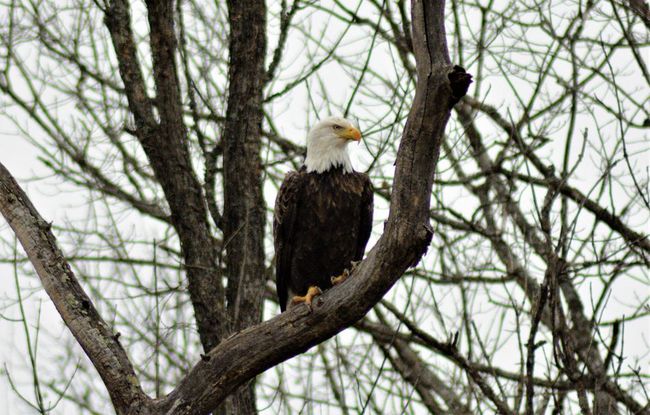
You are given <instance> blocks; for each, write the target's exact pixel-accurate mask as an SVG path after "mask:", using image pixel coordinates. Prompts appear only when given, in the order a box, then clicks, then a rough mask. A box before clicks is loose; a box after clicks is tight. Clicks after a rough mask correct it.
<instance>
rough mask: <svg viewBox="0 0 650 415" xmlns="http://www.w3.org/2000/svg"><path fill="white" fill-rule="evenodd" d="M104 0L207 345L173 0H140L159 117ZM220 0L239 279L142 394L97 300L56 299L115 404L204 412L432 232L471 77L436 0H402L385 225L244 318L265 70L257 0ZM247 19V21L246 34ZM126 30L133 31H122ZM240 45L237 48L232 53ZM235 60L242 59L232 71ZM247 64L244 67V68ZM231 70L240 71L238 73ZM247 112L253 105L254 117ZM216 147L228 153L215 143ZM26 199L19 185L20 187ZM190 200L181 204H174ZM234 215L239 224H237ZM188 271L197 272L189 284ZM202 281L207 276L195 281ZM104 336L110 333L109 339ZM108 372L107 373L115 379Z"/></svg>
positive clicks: (290, 351)
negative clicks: (363, 248)
mask: <svg viewBox="0 0 650 415" xmlns="http://www.w3.org/2000/svg"><path fill="white" fill-rule="evenodd" d="M112 5H113V6H120V7H122V8H121V9H120V10H121V13H122V17H125V16H124V13H126V17H127V19H126V20H125V19H117V18H116V16H115V15H111V14H110V13H111V10H112V12H115V10H113V9H111V10H109V11H108V12H107V13H108V14H107V26H109V29H110V30H111V35H112V37H113V41H114V45H115V48H116V52H117V53H118V57H120V56H121V58H124V57H125V56H127V57H128V56H130V58H129V59H121V58H120V59H121V60H120V72H121V74H122V78H123V80H124V82H125V84H126V83H129V82H132V81H133V82H135V84H136V88H135V89H131V90H130V92H129V104H130V106H132V107H133V112H134V116H135V117H136V124H137V125H138V137H139V138H140V140H141V142H142V144H143V148H144V149H145V151H146V152H147V156H148V157H149V159H150V162H151V164H152V166H153V168H154V171H155V172H156V177H157V178H158V179H159V180H160V182H161V185H162V187H163V190H164V192H165V195H166V196H167V198H168V200H169V203H170V209H171V211H172V222H173V224H174V227H175V228H176V230H177V232H178V233H179V236H180V239H181V245H182V248H183V254H184V255H185V258H186V260H187V261H188V263H187V266H188V277H189V278H190V294H191V296H192V300H193V303H194V305H195V312H196V313H197V320H198V321H199V330H200V332H201V330H205V329H206V328H207V329H208V331H207V332H205V331H204V332H201V339H202V341H203V342H204V347H205V348H206V350H209V349H210V347H208V346H211V345H212V344H216V340H218V338H219V336H220V334H222V332H221V333H219V332H218V331H215V332H213V331H212V328H214V327H215V326H214V325H215V324H217V327H222V326H218V324H219V323H223V320H221V319H220V317H221V316H220V315H219V314H218V313H217V314H209V313H210V312H213V311H214V310H215V309H216V310H218V304H219V301H218V293H219V287H220V282H219V279H218V275H217V274H216V272H215V270H214V269H213V268H212V267H211V265H212V263H211V259H212V257H211V255H210V254H211V252H210V250H211V247H212V246H213V244H212V242H211V240H210V237H209V234H208V227H207V214H206V211H205V206H204V204H203V203H202V202H203V201H202V199H201V190H200V186H198V180H196V178H195V176H194V174H193V172H192V169H191V164H190V160H189V154H188V148H187V144H186V143H187V140H186V136H185V130H184V128H183V127H182V123H181V119H182V116H181V115H180V114H181V113H180V112H178V111H179V109H180V102H179V101H180V96H179V94H178V79H177V75H176V72H175V68H174V63H173V53H171V51H173V50H174V48H175V41H174V40H173V33H174V31H173V24H172V19H171V5H170V3H169V2H164V3H163V2H161V3H158V2H149V3H148V8H149V12H150V16H149V19H150V25H151V31H152V34H151V36H152V52H153V53H154V54H155V55H156V54H157V58H155V59H154V66H155V67H156V69H155V71H154V72H155V76H154V78H155V82H156V91H157V98H156V102H157V103H158V105H168V106H169V107H168V108H166V109H165V110H164V111H162V110H161V109H159V113H160V115H161V121H160V123H157V122H155V121H153V120H154V118H153V117H152V116H150V115H151V114H153V111H152V109H151V108H150V107H149V106H148V100H147V99H146V96H144V97H143V96H142V95H140V94H142V93H144V91H145V88H144V86H143V84H142V83H141V82H140V81H141V80H142V77H141V76H140V77H139V80H138V76H137V74H138V73H139V68H138V65H137V61H134V60H133V59H135V49H134V48H133V44H132V34H130V30H128V9H127V8H126V5H125V4H124V3H123V2H120V1H116V2H113V3H112ZM229 6H230V12H231V14H230V20H231V26H232V31H233V34H235V35H234V36H233V37H232V38H231V53H232V57H231V59H232V64H231V72H232V73H231V76H232V77H231V83H232V84H231V91H230V96H229V108H228V117H227V118H229V120H230V121H229V126H227V127H226V134H225V135H224V140H225V142H224V144H225V145H224V158H226V157H227V158H228V160H224V163H225V164H228V165H227V166H225V170H226V173H225V174H226V176H227V177H228V178H229V179H227V180H226V182H227V183H226V184H225V187H226V189H225V192H226V193H227V195H226V197H228V198H229V200H228V201H227V203H226V209H225V210H226V211H228V210H229V212H226V214H225V219H226V220H225V222H229V221H230V220H232V221H233V222H232V223H231V224H230V225H227V226H231V227H229V228H228V230H227V231H226V234H227V235H228V236H229V239H226V240H224V244H225V245H226V252H227V260H228V267H229V268H228V271H229V279H230V283H233V284H235V285H233V287H237V289H236V290H235V289H233V290H232V291H231V290H230V287H229V293H228V299H229V303H228V316H229V318H230V320H229V328H230V329H233V330H236V331H237V332H236V333H235V334H234V335H231V336H230V337H227V338H225V339H223V340H222V341H221V342H219V343H218V344H217V345H216V346H215V347H213V348H212V349H211V350H209V352H207V353H206V354H205V355H204V356H202V358H201V360H200V361H199V362H198V363H197V364H196V365H195V366H194V367H193V368H192V369H191V370H190V372H189V373H188V374H187V375H186V376H185V377H184V378H183V379H182V380H181V382H180V383H179V385H178V386H177V387H176V388H175V389H174V390H173V391H172V392H170V393H169V394H168V395H167V396H165V397H162V398H160V399H157V400H155V401H151V400H150V399H149V398H147V397H146V396H145V395H144V394H143V393H142V392H141V390H140V388H139V384H138V381H137V379H136V378H135V375H133V373H132V372H133V371H132V368H131V367H130V363H129V362H128V358H127V356H126V354H125V353H124V351H123V350H121V348H119V347H118V346H119V344H116V343H117V340H116V338H115V337H110V333H109V332H108V330H107V328H105V327H104V328H102V327H99V328H97V327H95V326H93V324H94V325H98V324H100V323H101V318H100V317H99V315H97V313H96V312H95V313H92V319H91V321H90V323H89V324H90V325H89V326H88V327H87V326H82V327H80V328H78V327H76V324H79V322H78V321H77V320H78V319H76V318H72V319H71V318H69V316H68V315H67V314H66V309H65V308H63V309H60V312H61V314H62V316H63V318H64V320H65V321H66V323H67V324H68V327H70V329H71V330H72V331H73V333H75V334H77V333H79V336H80V337H78V338H80V340H79V342H80V343H81V344H82V345H83V346H84V349H85V350H86V353H87V354H88V355H89V356H90V357H91V360H92V361H93V364H94V365H95V367H96V369H97V370H98V371H99V373H100V375H101V376H102V379H104V382H105V383H106V386H107V388H108V389H109V391H110V393H111V397H112V399H113V401H114V403H115V405H116V409H117V411H118V413H137V414H160V413H166V414H205V413H208V412H210V411H212V410H213V409H214V408H216V407H217V406H218V405H220V404H221V403H223V402H224V401H225V400H226V399H227V397H228V396H229V395H230V394H232V393H233V392H235V391H236V390H237V389H238V388H240V387H241V386H242V385H245V384H246V383H247V382H250V381H251V379H254V377H255V376H256V375H258V374H259V373H261V372H263V371H264V370H266V369H268V368H270V367H272V366H274V365H276V364H278V363H280V362H282V361H285V360H287V359H289V358H291V357H293V356H295V355H297V354H299V353H301V352H304V351H306V350H307V349H309V348H310V347H312V346H314V345H316V344H318V343H320V342H322V341H324V340H326V339H328V338H330V337H332V336H334V335H335V334H337V333H338V332H340V331H342V330H344V329H345V328H347V327H349V326H350V325H352V324H354V323H355V322H356V321H358V320H359V319H360V318H362V317H363V316H364V315H365V314H366V313H367V312H368V311H369V310H370V309H371V308H372V307H373V306H374V305H375V304H376V303H377V302H378V301H379V300H380V299H381V298H382V297H383V296H384V294H385V293H386V292H387V291H388V290H389V289H390V288H391V287H392V286H393V285H394V284H395V282H397V280H398V279H399V278H400V277H401V276H402V275H403V273H404V271H405V270H406V269H408V268H409V267H410V266H414V265H415V264H417V263H418V262H419V260H420V259H421V258H422V256H423V255H424V253H425V252H426V250H427V248H428V246H429V244H430V241H431V236H432V230H431V227H430V225H429V207H430V200H431V189H432V182H433V175H434V171H435V167H436V164H437V159H438V155H439V150H440V145H441V141H442V137H443V134H444V130H445V126H446V123H447V121H448V119H449V115H450V109H451V107H452V105H453V104H454V103H455V102H456V101H457V100H458V99H459V98H460V97H461V96H462V94H464V91H466V89H467V86H468V85H469V82H470V77H469V75H467V74H465V73H464V71H463V70H462V69H460V68H455V69H453V70H452V68H451V66H450V64H449V57H448V52H447V46H446V41H445V30H444V2H443V1H434V0H414V1H413V3H412V15H413V19H412V21H413V44H414V51H415V57H416V62H417V73H418V83H417V87H416V94H415V99H414V103H413V107H412V109H411V111H410V114H409V117H408V121H407V124H406V128H405V131H404V133H403V136H402V140H401V143H400V146H399V150H398V155H397V160H396V173H395V180H394V186H393V189H394V191H393V195H392V199H391V204H390V212H389V218H388V220H387V222H386V226H385V231H384V233H383V235H382V236H381V238H380V239H379V241H378V243H377V245H376V246H375V247H374V248H373V249H372V250H371V251H370V252H369V253H368V256H367V258H366V259H365V260H364V261H363V262H362V263H361V264H360V265H359V267H358V268H357V269H356V271H355V273H354V276H353V277H352V278H350V279H348V280H347V281H346V282H344V283H343V284H341V285H339V286H337V287H335V288H333V289H331V290H328V291H326V292H325V293H324V294H323V295H322V297H321V298H320V299H319V300H318V301H317V302H316V303H315V305H314V306H313V308H312V309H309V308H307V307H294V308H292V309H290V310H288V311H287V312H285V313H282V314H281V315H278V316H276V317H275V318H273V319H271V320H269V321H266V322H264V323H261V324H258V325H255V326H253V327H248V328H243V327H245V326H246V325H248V324H251V323H252V322H254V321H257V319H259V316H260V314H259V313H260V304H261V301H262V290H263V287H264V286H263V280H264V277H263V275H264V272H263V268H260V269H259V270H257V268H256V267H261V265H260V264H261V263H262V264H263V262H262V261H261V260H260V259H259V258H260V257H258V256H257V252H262V251H263V249H262V238H261V234H259V233H258V232H260V229H262V228H263V223H264V222H263V215H262V218H261V219H256V218H257V217H256V216H255V215H257V214H259V212H260V211H262V212H263V205H262V204H261V203H260V204H259V205H257V206H253V205H252V203H254V202H255V201H256V200H261V199H256V198H258V197H261V185H260V167H259V125H260V122H261V114H260V113H256V112H253V116H252V117H251V118H250V119H249V118H248V116H247V117H246V118H245V119H243V118H242V117H241V114H244V113H246V114H247V115H248V114H249V113H250V112H248V111H249V110H250V109H251V108H252V109H256V110H259V108H260V107H259V103H258V102H257V101H255V100H256V99H258V97H259V96H258V94H260V91H259V90H257V91H256V90H255V88H256V87H257V86H259V85H260V84H258V83H257V81H258V80H261V79H263V78H257V77H256V75H258V74H259V73H260V71H262V70H263V67H262V65H263V55H264V47H265V40H264V34H263V31H264V12H265V11H264V9H263V4H261V3H255V4H254V3H253V2H252V1H251V2H246V3H241V4H239V3H238V2H232V3H230V4H229ZM254 6H257V7H254ZM118 8H119V7H118ZM111 19H112V20H111ZM254 19H258V20H254ZM125 24H126V26H127V27H126V28H125V27H124V25H125ZM251 27H254V28H255V29H254V30H253V33H252V34H251ZM244 35H246V37H244ZM129 36H131V37H130V40H129ZM236 38H239V39H238V40H237V39H236ZM244 40H246V41H244ZM121 54H122V55H121ZM246 56H248V58H249V59H252V60H253V61H252V62H254V63H256V65H254V68H253V69H251V68H246V65H247V64H249V63H250V62H249V61H246V60H245V59H244V57H246ZM239 59H243V60H242V61H239ZM239 70H243V71H244V72H242V73H239V72H237V71H239ZM247 71H251V72H247ZM246 74H250V77H249V76H246ZM240 77H241V79H240V80H239V81H237V79H238V78H240ZM450 79H451V81H450ZM134 80H135V81H134ZM127 89H130V88H127ZM138 91H139V92H138ZM230 98H231V99H232V100H231V99H230ZM176 104H178V105H176ZM242 108H244V109H246V111H243V110H242ZM256 114H257V115H256ZM258 116H259V118H256V117H258ZM151 134H154V135H151ZM226 153H228V154H229V155H228V156H226V155H225V154H226ZM255 163H257V164H255ZM233 175H235V176H233ZM230 179H232V180H230ZM0 191H1V192H2V194H3V195H7V194H9V195H10V194H11V192H10V191H7V190H5V189H0ZM0 200H2V199H0ZM26 200H27V198H26V196H25V197H24V201H26ZM12 203H13V202H11V201H9V200H8V199H7V201H5V202H4V203H0V208H3V214H5V216H8V215H9V218H10V219H11V216H10V214H11V212H9V213H6V209H4V206H7V205H9V204H12ZM29 206H31V205H29ZM32 209H33V207H32ZM188 209H189V213H190V214H188V215H180V213H181V212H183V211H186V212H187V211H188ZM186 216H187V217H186ZM190 216H191V217H190ZM228 218H231V219H228ZM41 221H42V219H41ZM236 221H239V224H240V227H239V228H237V227H236V226H234V223H236ZM27 227H28V228H29V231H30V232H39V229H41V227H40V225H39V224H38V222H36V223H32V224H28V225H27ZM244 228H248V230H246V231H244V232H241V229H244ZM240 232H241V233H240ZM17 233H19V232H18V231H17ZM258 236H259V237H258ZM21 243H23V246H25V249H26V250H27V251H28V252H29V251H30V250H32V251H33V250H34V246H32V245H30V244H29V240H26V241H23V240H22V239H21ZM230 243H232V244H233V245H232V248H228V244H230ZM42 249H45V250H46V251H47V252H48V253H50V252H55V253H56V252H58V248H56V246H55V245H54V241H53V237H52V238H51V240H50V245H49V246H45V247H43V248H42ZM258 250H259V251H258ZM39 255H41V254H39ZM38 260H39V258H38V256H37V257H36V258H32V262H34V264H35V265H36V266H37V269H38V267H39V261H38ZM58 260H59V262H60V263H62V264H65V260H64V259H63V258H62V256H61V255H60V253H58ZM258 261H259V262H258ZM233 271H234V273H232V272H233ZM231 273H232V274H231ZM39 275H40V274H39ZM64 275H65V276H66V278H67V280H66V281H70V280H72V281H74V276H73V274H72V273H71V272H70V271H69V268H68V272H66V273H64ZM193 281H194V283H196V284H198V285H192V282H193ZM233 281H234V282H233ZM211 283H214V284H215V285H214V286H206V284H211ZM44 284H45V282H44ZM256 284H257V285H256ZM46 289H47V286H46ZM203 289H205V291H203ZM61 291H62V295H63V296H65V295H66V294H67V293H68V291H69V292H70V293H77V295H78V296H79V297H80V298H81V294H83V292H81V294H79V291H81V289H80V287H78V288H75V287H62V288H61ZM48 294H50V296H51V297H52V299H53V301H55V303H61V301H60V299H59V297H57V293H56V292H54V293H53V292H52V291H51V290H48ZM206 296H207V297H206ZM206 299H209V300H210V301H214V304H216V305H215V306H214V307H210V306H209V304H206V303H201V302H202V301H205V300H206ZM86 301H87V303H85V302H84V301H83V300H81V303H80V304H81V307H82V308H84V309H85V308H89V309H90V310H91V311H92V310H94V309H92V304H91V303H90V300H86ZM245 301H247V302H249V303H247V305H246V309H247V310H252V312H250V313H246V314H245V315H244V314H243V313H242V312H241V310H243V309H244V307H243V306H242V304H243V302H245ZM84 304H86V305H84ZM211 304H212V303H211ZM202 307H205V308H202ZM204 311H206V313H204ZM82 312H83V310H77V313H82ZM201 313H204V314H201ZM210 317H215V318H216V319H217V321H216V322H213V321H209V320H206V318H208V319H209V318H210ZM82 322H83V321H82ZM202 324H204V325H203V326H202ZM100 325H101V324H100ZM206 333H207V334H209V336H206ZM213 333H214V335H213ZM84 335H89V336H94V338H96V340H97V341H98V344H97V346H96V347H97V350H96V349H93V348H92V347H90V348H86V347H87V346H88V341H87V340H86V339H84V338H83V336H84ZM107 337H108V339H107ZM110 339H112V340H113V342H109V340H110ZM107 342H109V343H108V344H107ZM105 348H108V349H109V350H112V353H113V354H114V355H115V356H116V358H115V359H114V361H113V360H111V361H108V362H107V361H104V360H103V359H101V358H98V356H102V351H103V350H104V349H105ZM113 382H115V385H117V386H115V385H113ZM247 390H248V389H247ZM248 393H249V392H243V393H240V394H238V397H237V398H235V400H234V401H233V402H237V400H238V399H239V397H241V396H244V398H245V399H246V398H247V397H250V395H247V394H248ZM251 402H253V401H252V400H250V401H248V402H247V403H242V404H239V403H235V405H241V406H239V407H237V408H248V409H246V410H253V411H254V406H251V405H250V403H251ZM246 405H248V406H246ZM239 413H244V412H239Z"/></svg>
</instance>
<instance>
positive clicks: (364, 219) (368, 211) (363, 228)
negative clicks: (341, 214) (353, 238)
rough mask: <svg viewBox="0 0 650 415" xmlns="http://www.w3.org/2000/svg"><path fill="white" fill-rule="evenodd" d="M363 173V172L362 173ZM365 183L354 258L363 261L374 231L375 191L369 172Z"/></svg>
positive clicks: (365, 175) (364, 175)
mask: <svg viewBox="0 0 650 415" xmlns="http://www.w3.org/2000/svg"><path fill="white" fill-rule="evenodd" d="M361 174H363V173H361ZM363 178H364V184H363V193H362V194H361V217H360V218H359V220H360V224H359V225H360V226H359V236H358V238H357V246H356V251H355V253H354V260H355V261H361V260H362V259H363V253H364V252H365V250H366V244H367V243H368V239H369V238H370V232H371V231H372V212H373V208H374V207H373V201H372V197H373V192H372V183H371V182H370V177H368V175H367V174H363Z"/></svg>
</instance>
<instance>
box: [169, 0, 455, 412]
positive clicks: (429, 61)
mask: <svg viewBox="0 0 650 415" xmlns="http://www.w3.org/2000/svg"><path fill="white" fill-rule="evenodd" d="M443 20H444V4H443V3H442V2H433V1H423V2H420V1H415V2H414V3H413V26H414V30H413V32H414V44H415V51H416V60H417V65H418V75H419V78H418V86H417V90H416V96H415V100H414V104H413V108H412V110H411V113H410V115H409V119H408V122H407V126H406V130H405V132H404V135H403V137H402V142H401V145H400V148H399V153H398V158H397V163H396V177H395V185H394V189H395V190H394V193H393V197H392V200H391V209H390V216H389V219H388V221H387V224H386V228H385V232H384V234H383V235H382V237H381V238H380V240H379V242H378V243H377V245H376V246H375V247H374V248H373V249H372V250H371V251H370V252H369V254H368V257H367V258H366V260H365V261H363V262H362V263H361V264H360V265H359V267H358V268H357V270H356V272H355V274H356V275H355V276H354V277H353V278H350V279H348V280H347V281H346V282H345V283H343V284H342V285H341V286H337V287H335V288H334V289H332V290H329V291H327V292H325V294H324V295H323V296H322V298H321V301H319V302H318V304H317V305H316V306H315V307H314V308H313V312H309V310H308V309H307V308H306V307H294V308H292V309H291V310H289V311H287V312H285V313H283V314H281V315H279V316H277V317H275V318H273V319H271V320H269V321H266V322H264V323H262V324H259V325H257V326H254V327H250V328H248V329H244V330H242V331H240V332H238V333H236V334H235V335H233V336H232V337H229V338H228V339H226V340H224V341H223V342H222V343H221V344H219V345H218V346H217V347H216V348H215V349H213V350H212V351H211V352H210V353H209V354H208V355H207V356H205V358H204V359H202V360H201V361H200V362H199V363H198V364H197V365H196V366H195V367H194V368H193V369H192V370H191V371H190V373H188V375H187V377H186V378H185V379H183V381H182V382H181V383H180V384H179V386H178V387H177V388H176V389H175V390H174V391H172V392H171V393H170V394H169V395H168V396H167V397H165V398H163V399H161V400H160V401H159V402H158V403H157V408H158V410H159V411H162V412H164V411H169V410H171V411H173V412H174V413H182V414H194V413H197V414H198V413H204V412H205V411H206V410H207V409H208V408H211V407H214V405H215V404H217V403H219V402H221V401H222V400H223V399H224V398H225V397H226V396H227V395H228V394H229V393H231V392H232V391H233V390H234V389H235V388H236V387H238V386H239V385H241V384H242V383H244V382H246V381H248V380H249V379H251V378H252V377H253V376H255V375H257V374H259V373H261V372H262V371H264V370H266V369H268V368H270V367H272V366H274V365H276V364H278V363H280V362H282V361H284V360H286V359H288V358H290V357H292V356H294V355H296V354H298V353H301V352H303V351H305V350H307V349H309V348H310V347H312V346H314V345H315V344H318V343H319V342H321V341H323V340H325V339H327V338H329V337H331V336H333V335H335V334H336V333H338V332H340V331H341V330H343V329H344V328H346V327H348V326H349V325H351V324H353V323H354V322H356V321H357V320H358V319H359V318H361V317H362V316H363V315H364V314H365V313H366V312H367V311H368V310H370V309H371V308H372V307H373V306H374V305H375V304H376V303H377V302H378V301H379V300H380V299H381V298H382V296H383V295H384V294H385V293H386V292H387V291H388V290H389V289H390V287H391V286H392V285H393V284H394V283H395V282H396V281H397V280H398V279H399V277H400V276H401V275H402V274H403V272H404V271H405V270H406V269H407V268H408V267H409V266H411V265H414V264H415V263H417V262H418V261H419V260H420V258H421V257H422V255H423V254H424V252H425V251H426V248H427V247H428V244H429V241H430V238H431V231H430V227H429V219H428V218H429V203H430V195H431V184H432V180H433V173H434V170H435V165H436V161H437V156H438V153H439V147H440V142H441V138H442V134H443V132H444V128H445V125H446V122H447V120H448V118H449V114H450V112H449V108H450V103H451V102H452V99H453V97H452V88H451V87H450V83H449V80H448V73H449V72H450V70H451V68H450V65H449V58H448V54H447V48H446V44H445V32H444V25H443Z"/></svg>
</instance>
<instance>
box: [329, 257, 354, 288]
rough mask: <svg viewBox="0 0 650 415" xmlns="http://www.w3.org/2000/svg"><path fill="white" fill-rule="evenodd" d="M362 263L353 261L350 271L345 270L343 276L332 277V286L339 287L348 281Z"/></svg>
mask: <svg viewBox="0 0 650 415" xmlns="http://www.w3.org/2000/svg"><path fill="white" fill-rule="evenodd" d="M360 263H361V261H352V262H350V269H347V268H346V269H344V270H343V272H342V273H341V275H338V276H336V277H331V278H330V281H331V282H332V285H339V284H340V283H342V282H343V281H345V280H347V279H348V277H349V276H350V275H351V274H352V273H353V272H354V270H355V269H357V266H358V265H359V264H360Z"/></svg>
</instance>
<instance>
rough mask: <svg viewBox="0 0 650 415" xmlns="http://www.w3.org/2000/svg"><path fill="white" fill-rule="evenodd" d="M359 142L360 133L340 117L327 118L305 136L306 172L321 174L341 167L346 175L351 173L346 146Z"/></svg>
mask: <svg viewBox="0 0 650 415" xmlns="http://www.w3.org/2000/svg"><path fill="white" fill-rule="evenodd" d="M359 140H361V132H359V130H358V129H357V128H356V127H355V126H354V125H353V124H352V123H351V122H350V121H348V120H346V119H345V118H342V117H328V118H325V119H323V120H321V121H319V122H318V123H316V125H314V126H313V127H312V128H311V130H309V134H307V157H306V158H305V167H307V172H308V173H311V172H316V173H323V172H325V171H327V170H329V169H330V168H332V167H338V166H341V167H342V168H343V171H344V172H346V173H351V172H352V163H351V162H350V156H349V155H348V149H347V147H348V144H349V143H350V142H351V141H359Z"/></svg>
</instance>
